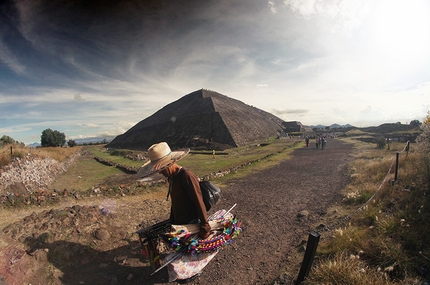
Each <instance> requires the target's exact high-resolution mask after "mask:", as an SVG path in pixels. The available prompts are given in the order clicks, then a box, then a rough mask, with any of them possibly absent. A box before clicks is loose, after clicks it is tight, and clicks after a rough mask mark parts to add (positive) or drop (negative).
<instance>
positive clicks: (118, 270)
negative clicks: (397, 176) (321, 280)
mask: <svg viewBox="0 0 430 285" xmlns="http://www.w3.org/2000/svg"><path fill="white" fill-rule="evenodd" d="M351 150H352V147H351V145H348V144H345V143H343V142H341V141H339V140H335V139H329V140H328V143H327V148H326V149H324V150H321V149H317V148H316V147H315V146H314V145H312V144H311V145H310V146H309V147H303V148H300V149H297V150H295V151H294V153H293V157H292V158H291V159H290V160H286V161H284V162H282V163H281V164H279V165H278V166H276V167H273V168H270V169H267V170H264V171H261V172H259V173H258V174H254V175H251V176H248V177H246V178H241V179H236V180H232V181H230V183H229V184H228V186H227V187H225V188H224V189H223V193H222V197H221V199H220V201H219V202H218V204H217V205H216V206H215V209H213V210H211V212H212V211H216V210H219V209H229V208H230V207H231V206H232V205H234V204H236V203H237V206H236V207H235V208H234V210H233V213H234V214H236V215H237V217H238V218H239V219H240V220H241V221H242V223H243V225H242V226H243V233H242V234H241V235H240V236H239V237H238V239H237V240H236V242H235V243H233V244H232V245H229V246H227V247H226V248H224V249H222V250H221V251H220V252H219V253H218V254H217V255H216V257H215V258H214V259H213V260H212V261H211V262H210V263H209V265H208V266H207V267H206V268H205V269H204V271H203V274H202V275H201V276H200V277H199V278H197V279H196V280H194V281H193V282H192V283H191V284H275V283H276V284H293V280H294V279H295V278H296V277H297V275H298V273H299V268H300V265H301V262H302V259H303V252H300V250H299V247H300V245H301V244H302V241H303V240H306V239H307V237H308V234H309V233H310V232H311V231H313V230H315V228H316V226H318V225H319V224H322V223H323V224H330V223H331V222H333V220H331V218H332V215H330V214H331V213H328V209H329V208H331V207H332V206H335V205H337V204H340V203H341V200H342V195H341V190H342V189H344V187H345V186H346V185H347V183H348V178H349V175H348V167H347V164H348V162H349V161H350V159H351V156H349V154H350V153H351ZM129 177H130V176H129ZM132 179H134V177H133V178H132ZM119 180H121V181H120V182H121V183H124V182H125V180H124V177H121V178H119ZM114 182H115V181H112V183H114ZM154 195H155V196H152V197H151V196H150V195H145V196H139V197H122V198H120V199H115V200H114V199H99V200H81V201H78V202H76V200H69V201H64V203H63V206H59V207H56V208H39V209H35V211H34V212H33V213H28V215H26V216H25V217H23V218H22V219H19V220H17V222H15V223H12V224H10V225H8V226H7V227H5V228H4V230H3V231H2V233H0V235H1V240H0V284H8V285H12V284H33V285H35V284H109V285H113V284H166V283H168V278H167V272H166V270H162V271H160V272H159V273H157V274H156V275H154V276H151V275H150V274H151V270H150V267H149V263H148V260H147V259H146V257H145V256H144V255H143V254H141V246H140V242H139V240H138V236H137V234H135V232H136V231H137V230H138V229H140V228H141V227H142V226H149V225H151V224H153V223H155V222H157V221H161V220H164V219H166V218H167V217H168V215H169V208H170V201H165V196H164V193H160V194H154ZM329 217H330V218H329ZM322 238H324V236H322Z"/></svg>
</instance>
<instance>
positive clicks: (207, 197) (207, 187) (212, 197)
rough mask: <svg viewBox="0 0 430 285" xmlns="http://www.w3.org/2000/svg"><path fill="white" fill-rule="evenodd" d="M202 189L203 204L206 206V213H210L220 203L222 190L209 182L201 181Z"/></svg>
mask: <svg viewBox="0 0 430 285" xmlns="http://www.w3.org/2000/svg"><path fill="white" fill-rule="evenodd" d="M200 189H201V190H202V194H203V202H204V203H205V206H206V211H209V210H210V209H211V208H212V207H213V206H214V205H215V204H216V202H218V199H219V197H220V196H221V189H220V188H219V187H218V186H216V185H214V184H212V183H211V182H209V181H204V180H203V181H200Z"/></svg>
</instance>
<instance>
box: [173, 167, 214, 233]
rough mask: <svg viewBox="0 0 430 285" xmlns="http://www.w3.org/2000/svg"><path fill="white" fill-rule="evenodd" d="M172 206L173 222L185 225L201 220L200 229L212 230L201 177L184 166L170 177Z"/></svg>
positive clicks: (206, 231) (205, 231) (207, 231)
mask: <svg viewBox="0 0 430 285" xmlns="http://www.w3.org/2000/svg"><path fill="white" fill-rule="evenodd" d="M169 183H170V185H169V188H170V196H171V197H172V208H171V211H170V221H171V222H172V224H176V225H183V224H189V223H190V222H196V220H197V219H199V220H200V230H201V231H203V232H204V233H207V234H208V233H209V232H210V225H209V223H208V217H207V213H206V206H205V204H204V202H203V196H202V192H201V190H200V185H199V179H198V178H197V176H196V175H195V174H194V173H192V172H191V171H189V170H187V169H184V168H182V169H181V170H180V171H179V172H178V174H176V175H173V176H171V178H170V179H169Z"/></svg>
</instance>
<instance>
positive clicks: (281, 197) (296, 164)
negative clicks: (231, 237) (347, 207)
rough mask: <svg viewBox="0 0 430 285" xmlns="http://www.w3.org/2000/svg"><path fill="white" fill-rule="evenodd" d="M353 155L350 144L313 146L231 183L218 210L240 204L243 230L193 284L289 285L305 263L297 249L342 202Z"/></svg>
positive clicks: (336, 142)
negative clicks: (323, 147)
mask: <svg viewBox="0 0 430 285" xmlns="http://www.w3.org/2000/svg"><path fill="white" fill-rule="evenodd" d="M351 151H352V146H351V145H349V144H346V143H344V142H342V141H340V140H336V139H329V140H328V143H327V147H326V149H324V150H321V149H317V148H316V147H315V144H313V143H311V144H310V146H309V147H303V148H299V149H297V150H295V151H294V153H293V157H292V159H290V160H287V161H284V162H282V163H281V164H280V165H279V166H276V167H273V168H271V169H267V170H264V171H261V172H259V173H258V174H257V175H252V176H249V177H247V178H245V179H243V178H242V179H237V180H234V181H231V183H230V184H229V185H228V187H227V188H226V189H223V194H222V195H223V196H222V201H220V203H219V205H217V208H224V209H229V208H230V207H231V206H232V205H234V204H235V203H237V206H236V208H235V209H234V210H233V212H234V214H236V215H237V216H238V218H239V219H240V220H242V222H243V229H244V231H243V233H242V234H241V235H240V236H239V238H238V239H237V241H236V243H235V244H233V245H231V246H229V247H226V248H224V249H223V250H222V251H221V252H220V253H219V254H218V255H217V256H216V257H215V259H214V260H213V261H212V262H211V263H210V264H209V265H208V266H207V267H206V268H205V269H204V271H203V274H202V275H201V276H200V277H199V278H198V279H196V280H195V281H193V283H192V284H273V283H274V282H275V281H277V282H278V284H282V283H283V284H287V283H288V282H291V281H292V279H295V278H297V275H298V273H299V269H300V268H299V267H298V268H291V267H297V266H300V264H301V261H302V259H303V254H304V253H298V247H299V245H300V243H301V242H302V241H303V240H307V237H308V235H309V233H310V232H311V231H312V230H315V227H316V226H318V225H319V224H321V223H325V222H326V221H325V215H326V214H327V210H328V209H329V208H330V207H331V206H333V205H335V204H339V203H340V202H341V200H342V195H341V194H340V192H341V190H342V189H344V188H345V186H346V185H347V183H348V179H349V175H348V162H349V161H350V160H351V156H350V155H349V154H350V153H351ZM302 211H305V212H303V214H305V215H304V216H301V215H300V213H301V212H302ZM307 213H308V215H307ZM327 223H328V224H330V223H331V222H330V221H327ZM297 264H298V265H297ZM288 266H290V268H288ZM290 270H293V271H292V272H289V271H290ZM285 272H289V273H287V274H284V277H283V278H281V279H279V276H280V275H282V274H283V273H285ZM160 274H161V273H160ZM153 282H154V283H153V284H163V283H157V281H156V280H154V281H153Z"/></svg>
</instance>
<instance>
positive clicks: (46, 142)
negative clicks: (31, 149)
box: [40, 129, 66, 147]
mask: <svg viewBox="0 0 430 285" xmlns="http://www.w3.org/2000/svg"><path fill="white" fill-rule="evenodd" d="M40 143H41V145H42V146H45V147H46V146H63V145H64V144H65V143H66V135H65V134H64V133H61V132H59V131H57V130H55V131H53V130H51V129H46V130H44V131H43V132H42V135H41V136H40Z"/></svg>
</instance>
